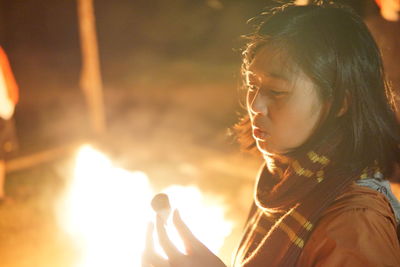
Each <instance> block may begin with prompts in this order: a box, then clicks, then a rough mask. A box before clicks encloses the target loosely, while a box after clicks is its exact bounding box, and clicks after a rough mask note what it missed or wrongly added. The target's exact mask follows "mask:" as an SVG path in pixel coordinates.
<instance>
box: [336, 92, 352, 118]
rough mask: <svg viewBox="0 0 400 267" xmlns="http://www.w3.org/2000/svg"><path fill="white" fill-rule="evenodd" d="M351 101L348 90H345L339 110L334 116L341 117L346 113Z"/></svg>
mask: <svg viewBox="0 0 400 267" xmlns="http://www.w3.org/2000/svg"><path fill="white" fill-rule="evenodd" d="M350 101H351V96H350V94H349V92H348V91H346V96H345V97H344V100H343V104H342V107H341V108H340V109H339V112H338V113H337V114H336V117H341V116H343V115H344V114H346V112H347V110H348V109H349V106H350Z"/></svg>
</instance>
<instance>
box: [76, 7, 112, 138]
mask: <svg viewBox="0 0 400 267" xmlns="http://www.w3.org/2000/svg"><path fill="white" fill-rule="evenodd" d="M78 19H79V33H80V43H81V51H82V70H81V79H80V87H81V89H82V90H83V93H84V95H85V98H86V103H87V106H88V109H89V117H90V123H91V127H92V129H93V132H94V133H95V134H98V135H99V134H102V133H104V131H105V129H106V123H105V121H106V120H105V115H104V105H103V92H102V82H101V73H100V61H99V53H98V46H97V37H96V25H95V16H94V8H93V0H78Z"/></svg>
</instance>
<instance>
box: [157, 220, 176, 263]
mask: <svg viewBox="0 0 400 267" xmlns="http://www.w3.org/2000/svg"><path fill="white" fill-rule="evenodd" d="M156 227H157V234H158V240H159V241H160V245H161V247H162V248H163V250H164V251H165V254H167V256H168V259H170V260H173V259H176V258H178V257H179V256H181V253H180V252H179V251H178V249H177V248H176V247H175V245H174V244H173V243H172V242H171V240H170V239H169V237H168V234H167V231H166V230H165V226H164V221H163V219H162V218H161V217H160V216H159V215H157V218H156Z"/></svg>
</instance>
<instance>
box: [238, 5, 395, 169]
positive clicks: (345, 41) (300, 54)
mask: <svg viewBox="0 0 400 267" xmlns="http://www.w3.org/2000/svg"><path fill="white" fill-rule="evenodd" d="M253 21H257V22H258V24H257V27H256V30H255V32H254V33H252V34H250V35H247V36H246V38H247V40H248V42H247V45H246V46H245V49H244V52H243V63H242V72H243V73H244V72H245V71H246V70H247V68H248V66H249V64H250V63H251V62H252V60H253V59H254V56H255V55H256V54H257V52H258V51H259V49H260V48H262V47H265V46H266V45H268V47H270V45H272V47H273V49H274V52H277V53H279V52H280V51H283V52H284V53H285V54H287V55H288V57H289V59H290V60H291V61H292V62H293V63H294V64H296V66H297V67H299V68H300V69H301V70H302V71H303V72H304V73H305V74H306V75H307V76H308V77H309V78H310V79H311V80H312V81H313V82H314V84H315V85H316V87H317V90H318V93H319V96H320V97H321V99H322V100H323V101H329V103H330V104H331V108H330V110H329V111H328V114H326V117H325V119H324V121H323V122H322V123H321V125H320V127H319V128H318V129H317V130H316V132H315V133H314V134H313V136H312V137H311V138H309V140H307V141H306V142H305V144H303V145H301V146H300V147H298V148H296V149H295V151H294V152H293V153H296V152H298V151H303V150H307V149H309V148H310V147H312V146H313V145H314V144H316V143H318V142H321V140H322V139H323V138H324V136H326V135H327V134H328V133H329V132H332V131H333V130H334V128H335V127H339V128H340V131H341V134H342V135H343V140H342V142H341V144H340V145H339V146H338V147H337V149H336V153H337V157H335V158H336V160H337V165H339V166H343V167H346V168H347V170H348V171H350V172H351V173H352V174H356V173H360V172H361V171H362V169H364V168H365V167H366V166H373V165H374V162H377V163H378V165H379V166H380V167H381V170H382V171H383V173H384V174H385V175H386V176H390V175H391V174H392V172H393V168H394V166H395V164H396V163H399V161H400V147H399V144H400V125H399V123H398V121H397V120H396V116H395V106H394V100H393V99H394V98H393V92H392V90H391V88H390V86H389V84H388V83H387V81H386V79H385V75H384V70H383V64H382V59H381V54H380V51H379V49H378V47H377V44H376V42H375V41H374V39H373V37H372V35H371V33H370V32H369V30H368V29H367V27H366V25H365V24H364V22H363V21H362V19H361V18H360V17H359V16H358V15H357V14H355V13H354V12H353V11H352V10H351V9H349V8H347V7H344V6H339V5H336V4H332V3H322V4H311V5H307V6H296V5H293V4H286V5H282V6H280V7H276V8H274V9H272V10H271V11H269V12H265V13H262V14H261V15H260V16H259V17H257V18H256V19H255V20H253ZM345 99H347V100H348V102H349V105H348V110H347V111H346V113H345V114H344V115H342V116H338V114H339V111H340V109H341V108H342V107H343V105H344V103H345ZM236 129H239V133H240V134H241V136H239V141H240V140H242V141H244V142H245V140H249V139H248V138H247V137H249V136H250V135H251V129H250V121H249V118H248V117H245V118H243V119H242V121H241V122H240V123H239V124H238V125H237V126H236ZM240 134H239V135H240ZM247 147H249V148H251V147H254V140H252V142H251V143H247Z"/></svg>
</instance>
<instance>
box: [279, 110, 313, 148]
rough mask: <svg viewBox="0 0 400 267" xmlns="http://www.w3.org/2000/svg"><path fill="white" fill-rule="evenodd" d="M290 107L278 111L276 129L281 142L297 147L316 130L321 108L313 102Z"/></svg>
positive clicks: (290, 146) (289, 146)
mask: <svg viewBox="0 0 400 267" xmlns="http://www.w3.org/2000/svg"><path fill="white" fill-rule="evenodd" d="M290 107H291V108H283V109H281V110H277V111H276V113H275V115H276V116H275V118H274V120H275V122H276V129H275V130H276V131H277V133H276V138H277V141H278V142H279V143H282V144H284V145H285V146H287V147H288V148H295V147H298V146H300V145H302V144H303V143H304V142H305V141H306V140H307V139H308V138H309V137H310V136H311V134H312V133H313V132H314V129H315V127H316V125H317V124H318V120H319V117H320V111H321V109H320V108H317V109H316V108H315V106H314V105H311V103H308V104H303V105H291V106H290ZM313 107H314V108H313ZM271 115H273V114H271Z"/></svg>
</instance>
